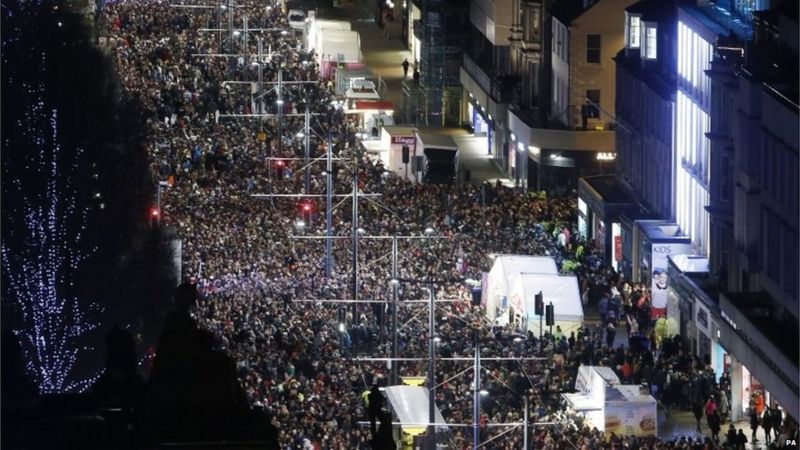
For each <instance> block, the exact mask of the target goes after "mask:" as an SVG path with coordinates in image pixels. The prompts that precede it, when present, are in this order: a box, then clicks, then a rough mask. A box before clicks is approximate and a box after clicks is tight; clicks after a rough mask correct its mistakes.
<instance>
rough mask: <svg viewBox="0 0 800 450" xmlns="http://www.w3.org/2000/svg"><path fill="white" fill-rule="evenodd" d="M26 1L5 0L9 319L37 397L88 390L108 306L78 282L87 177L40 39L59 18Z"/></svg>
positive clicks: (2, 251) (84, 245) (0, 253)
mask: <svg viewBox="0 0 800 450" xmlns="http://www.w3.org/2000/svg"><path fill="white" fill-rule="evenodd" d="M23 6H25V5H22V4H18V3H14V4H11V5H6V4H5V3H4V9H3V12H2V14H3V28H4V29H5V30H6V31H7V32H4V35H3V42H2V44H3V48H2V50H3V59H2V63H3V65H2V72H3V100H2V102H3V105H2V116H3V117H2V132H3V138H2V212H3V216H2V225H3V228H2V244H0V258H1V259H2V266H3V267H2V280H3V286H2V293H3V296H2V302H3V316H4V317H3V319H4V324H6V323H7V324H9V325H10V328H11V329H12V330H13V333H14V335H15V336H16V338H17V339H18V340H19V344H20V346H21V347H22V352H23V355H24V359H25V364H26V369H27V372H28V376H29V377H30V379H31V380H32V381H33V382H34V383H35V384H36V385H37V387H38V389H39V392H40V393H42V394H49V393H63V392H83V391H85V390H86V389H87V388H88V387H89V386H90V385H91V384H92V383H93V382H94V380H95V379H96V378H97V373H96V369H94V368H92V364H85V365H82V364H80V361H81V358H83V357H84V354H85V353H86V351H87V350H91V345H92V339H93V338H95V337H96V336H94V335H93V333H94V332H95V330H96V329H97V327H98V326H99V321H98V319H99V317H100V313H101V312H102V310H101V308H100V306H99V304H98V303H97V302H94V301H91V300H87V299H86V298H84V297H85V296H84V295H81V290H80V287H81V286H80V284H81V283H80V282H79V281H77V280H79V279H80V271H81V264H82V263H83V262H84V261H85V260H86V259H87V258H88V257H89V256H90V255H91V254H92V253H93V252H94V249H93V247H94V246H93V244H91V243H89V242H87V240H86V233H85V231H86V230H87V225H88V223H89V222H90V217H91V216H92V214H91V213H92V204H93V199H92V196H91V194H87V191H86V189H85V186H86V182H85V181H84V180H86V179H90V175H89V174H88V173H87V171H88V170H89V169H88V168H87V167H86V166H87V164H86V162H85V161H84V160H83V153H84V152H83V150H82V149H81V147H80V146H77V145H72V144H67V145H63V141H64V139H63V136H61V135H62V132H61V131H62V130H61V126H60V121H61V116H60V114H61V113H60V112H59V108H58V107H57V106H55V105H56V102H55V101H53V100H52V97H53V92H52V90H51V89H49V86H50V85H51V84H52V82H51V80H50V79H49V77H50V76H51V73H50V72H49V71H48V70H47V67H48V60H49V56H48V55H50V54H51V53H50V52H48V51H46V50H45V49H46V48H47V46H46V45H44V44H43V41H42V40H43V39H51V40H52V39H53V38H55V37H57V36H54V35H53V34H52V33H44V32H43V31H44V30H45V27H47V26H49V23H50V22H55V21H56V20H58V19H57V18H55V17H53V18H50V17H49V16H46V15H42V13H41V11H51V14H52V11H53V9H50V8H44V9H43V8H38V7H36V5H35V4H34V5H30V7H25V8H23ZM28 24H31V29H29V30H27V31H23V29H24V28H25V26H27V25H28ZM60 25H61V23H60V22H58V23H57V26H60ZM38 26H41V27H43V28H42V29H41V30H39V29H36V27H38ZM94 206H97V205H96V202H95V205H94Z"/></svg>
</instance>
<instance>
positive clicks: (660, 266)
mask: <svg viewBox="0 0 800 450" xmlns="http://www.w3.org/2000/svg"><path fill="white" fill-rule="evenodd" d="M691 253H692V245H691V244H688V243H687V244H683V243H654V244H653V246H652V252H651V258H652V265H651V266H650V267H652V268H653V272H652V278H650V288H651V291H652V297H651V298H652V309H651V313H652V318H654V319H658V318H660V317H666V315H667V299H668V297H667V287H668V286H669V277H668V276H667V267H668V265H669V264H668V261H669V260H668V259H667V258H668V257H669V256H674V255H685V254H691Z"/></svg>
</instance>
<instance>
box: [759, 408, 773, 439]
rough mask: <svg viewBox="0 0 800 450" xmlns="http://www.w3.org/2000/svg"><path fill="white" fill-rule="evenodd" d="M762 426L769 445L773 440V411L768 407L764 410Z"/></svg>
mask: <svg viewBox="0 0 800 450" xmlns="http://www.w3.org/2000/svg"><path fill="white" fill-rule="evenodd" d="M761 426H762V427H764V439H765V442H766V443H767V445H769V443H770V441H771V440H772V436H770V435H771V434H772V410H770V409H769V406H767V407H766V408H765V409H764V415H762V416H761Z"/></svg>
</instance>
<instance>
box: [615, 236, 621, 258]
mask: <svg viewBox="0 0 800 450" xmlns="http://www.w3.org/2000/svg"><path fill="white" fill-rule="evenodd" d="M614 260H615V261H617V262H620V261H622V236H614Z"/></svg>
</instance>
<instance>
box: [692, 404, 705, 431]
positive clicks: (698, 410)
mask: <svg viewBox="0 0 800 450" xmlns="http://www.w3.org/2000/svg"><path fill="white" fill-rule="evenodd" d="M692 413H693V414H694V418H695V420H696V421H697V432H698V433H702V431H700V419H702V418H703V403H702V402H699V401H695V402H694V403H693V404H692Z"/></svg>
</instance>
